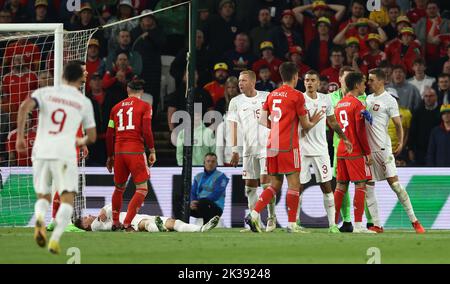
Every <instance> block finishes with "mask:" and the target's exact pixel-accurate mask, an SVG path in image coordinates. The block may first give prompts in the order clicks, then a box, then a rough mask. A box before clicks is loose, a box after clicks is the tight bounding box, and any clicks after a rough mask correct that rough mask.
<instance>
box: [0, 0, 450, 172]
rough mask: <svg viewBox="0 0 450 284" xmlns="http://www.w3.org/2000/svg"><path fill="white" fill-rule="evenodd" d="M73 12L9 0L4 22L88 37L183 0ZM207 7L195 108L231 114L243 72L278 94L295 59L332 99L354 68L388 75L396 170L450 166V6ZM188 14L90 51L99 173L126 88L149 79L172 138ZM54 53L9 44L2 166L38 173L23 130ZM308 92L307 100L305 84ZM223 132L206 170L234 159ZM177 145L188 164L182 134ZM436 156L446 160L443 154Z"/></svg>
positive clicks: (123, 30) (120, 29) (102, 39)
mask: <svg viewBox="0 0 450 284" xmlns="http://www.w3.org/2000/svg"><path fill="white" fill-rule="evenodd" d="M65 2H66V1H61V0H36V1H31V0H0V24H1V23H55V22H62V23H64V27H65V29H66V30H71V31H76V30H84V29H91V28H95V27H98V26H101V25H104V24H107V23H113V22H116V21H119V20H125V19H128V18H130V17H133V16H135V15H140V14H146V13H148V12H150V11H151V10H158V9H161V8H164V7H168V6H170V5H174V4H178V3H182V2H183V0H117V1H114V0H112V1H84V0H82V2H81V7H80V11H78V12H70V11H68V10H67V8H66V5H65ZM199 2H200V9H199V15H198V17H199V29H198V30H197V33H196V49H197V62H196V64H197V66H196V70H197V73H196V86H195V98H194V101H195V102H196V103H200V104H201V105H202V114H205V113H206V112H207V111H209V110H216V111H218V112H220V113H221V114H222V115H225V114H226V112H227V108H228V103H229V101H230V100H231V98H233V97H235V96H236V95H238V94H239V93H240V91H239V87H238V80H237V77H239V73H240V72H241V71H244V70H248V69H251V70H253V71H255V73H256V74H257V76H258V81H257V85H256V88H257V90H261V91H272V90H274V89H275V88H276V87H277V86H278V84H280V81H281V78H280V75H279V72H278V68H279V66H280V65H281V64H282V63H283V62H285V61H292V62H295V63H296V64H297V66H298V69H299V70H300V71H299V73H300V74H299V75H300V77H301V78H303V76H304V74H305V73H306V72H307V71H309V70H311V69H314V70H317V71H318V72H319V73H320V74H321V77H320V80H321V90H320V91H321V92H323V93H331V92H333V91H335V90H337V89H339V88H340V82H339V71H340V69H341V68H342V67H343V66H351V67H352V68H353V69H354V70H355V71H360V72H362V73H363V74H364V75H366V76H367V74H368V71H369V70H371V69H373V68H375V67H381V68H382V69H383V70H384V71H385V72H386V73H387V74H388V75H387V78H386V81H387V82H389V84H388V85H387V88H389V90H390V92H391V93H392V94H393V96H394V97H396V99H397V101H398V104H399V107H400V112H401V118H402V124H403V128H404V130H405V138H404V139H402V140H403V141H404V147H403V149H404V151H403V152H402V153H401V154H400V155H398V156H397V157H396V159H397V164H398V165H399V166H450V144H449V136H450V132H449V131H448V130H446V128H445V127H444V123H443V119H444V117H447V116H446V115H442V116H441V112H440V109H441V106H442V105H443V104H444V105H445V104H449V103H450V21H449V15H450V7H449V6H450V5H449V4H450V1H432V0H428V1H427V0H414V1H409V0H381V10H379V11H371V12H370V11H368V10H367V5H366V2H367V1H364V0H353V1H343V0H328V1H310V0H303V1H302V0H236V1H233V0H203V1H202V0H199ZM187 16H188V9H187V6H186V5H182V6H178V7H177V8H173V9H169V10H166V11H164V12H161V13H156V14H154V15H152V14H149V15H148V16H145V17H142V18H140V19H138V20H131V21H125V22H123V23H120V24H118V25H114V26H113V27H112V28H105V29H101V30H99V31H97V32H96V33H95V34H94V36H93V37H92V39H91V40H90V41H89V43H88V45H89V46H88V51H87V61H86V66H87V71H88V72H89V76H88V80H87V82H86V86H85V90H86V96H88V97H89V98H90V99H91V101H92V103H93V106H94V110H95V118H96V123H97V132H98V141H97V142H96V143H95V144H94V145H93V146H91V147H90V149H89V150H90V154H89V158H88V160H87V164H88V165H91V166H104V165H105V161H106V147H105V133H106V129H107V124H108V120H109V113H110V110H111V109H112V107H113V106H114V105H115V104H116V103H118V102H119V101H121V100H122V99H124V98H126V85H127V83H128V82H129V81H130V80H133V78H136V77H139V78H142V79H144V80H145V82H146V84H145V92H146V94H147V97H146V100H148V102H149V103H151V104H152V106H153V113H154V117H157V115H158V114H161V113H167V120H166V121H165V120H158V119H154V121H153V126H154V127H158V126H160V125H166V124H167V125H168V128H169V130H170V131H175V130H176V127H177V124H176V123H174V122H173V121H172V116H173V114H174V113H175V112H176V111H178V110H186V100H185V96H184V95H185V91H186V76H185V75H186V72H185V68H186V51H187V45H186V42H187ZM47 45H48V43H46V42H44V43H42V42H39V39H37V40H33V39H30V40H26V39H21V40H17V41H16V40H9V41H1V42H0V53H1V54H0V55H1V57H2V58H3V62H2V71H1V72H2V73H1V74H2V78H1V79H2V81H1V82H2V83H1V99H2V107H1V117H0V119H1V131H0V132H1V133H2V137H0V142H1V145H0V147H1V148H0V152H1V154H2V155H1V157H0V159H1V160H2V163H3V164H5V163H6V164H7V165H18V166H27V165H31V161H30V160H29V157H30V156H31V155H30V153H28V154H27V155H26V157H20V156H18V153H16V152H15V149H14V144H15V141H14V139H15V138H14V137H15V135H16V134H15V130H14V129H15V127H16V115H17V111H18V107H19V105H20V103H21V102H22V101H23V100H24V99H25V98H26V97H27V96H28V95H29V94H30V93H31V92H32V91H33V90H35V89H37V88H38V87H43V86H47V85H52V84H53V82H52V73H51V72H52V67H51V66H52V54H51V52H48V51H47V52H44V49H45V48H46V46H47ZM166 58H169V59H170V60H169V64H170V65H168V66H170V69H169V72H167V73H168V74H165V73H164V72H165V71H164V70H163V66H164V64H166V62H165V61H166V60H165V59H166ZM169 77H170V78H169ZM171 80H173V83H170V82H171ZM297 89H299V90H301V91H304V86H303V80H299V84H298V86H297ZM445 112H447V111H445ZM33 118H36V114H32V115H31V116H30V123H29V127H28V134H27V139H28V140H29V143H30V151H31V145H32V141H33V140H34V137H35V135H36V132H35V128H34V125H33V123H32V122H31V121H33ZM195 123H196V124H195V126H196V128H195V132H194V136H196V135H202V133H203V132H205V131H207V132H208V134H209V132H211V130H210V128H209V127H206V126H205V124H204V123H203V121H202V119H201V117H196V118H195ZM391 124H392V127H390V128H389V134H390V136H391V139H392V141H393V143H392V147H393V148H396V146H397V145H396V142H395V141H398V138H397V137H396V132H395V127H394V125H393V123H391ZM207 126H208V125H207ZM439 129H442V131H441V132H442V133H441V132H439V131H438V130H439ZM213 130H214V132H215V133H214V134H211V135H206V136H208V137H209V138H208V139H209V140H210V139H214V141H212V142H211V141H207V142H208V143H205V146H194V151H193V156H194V165H195V164H196V163H195V161H196V160H198V161H199V163H200V164H198V165H201V164H202V163H203V157H204V155H205V154H206V153H208V152H216V153H217V156H218V160H219V164H220V165H227V163H228V161H230V155H231V152H230V150H229V149H228V148H230V147H224V145H225V146H227V145H230V144H229V143H228V142H229V141H227V139H229V138H228V136H229V135H228V134H227V131H229V130H227V126H226V125H223V124H221V125H219V127H218V128H217V129H213ZM197 132H198V133H197ZM438 132H439V133H440V134H439V135H432V133H438ZM176 135H178V139H175V141H177V140H178V142H179V143H176V144H177V148H178V149H177V160H178V164H180V161H181V160H182V149H181V147H182V143H181V142H180V141H182V139H183V138H182V137H183V136H182V135H183V132H182V131H181V132H179V133H178V134H176ZM202 136H203V137H204V136H205V135H202ZM202 136H199V137H202ZM329 137H330V138H331V137H332V135H329ZM430 137H432V138H433V139H432V141H433V143H431V144H429V141H430ZM200 139H201V138H200ZM211 144H212V145H211ZM329 144H330V145H331V144H332V143H331V142H329ZM216 145H217V146H216ZM156 149H158V145H156ZM437 152H439V153H440V154H439V157H438V159H436V157H433V156H432V153H437ZM22 155H23V154H22ZM196 157H197V158H198V159H196Z"/></svg>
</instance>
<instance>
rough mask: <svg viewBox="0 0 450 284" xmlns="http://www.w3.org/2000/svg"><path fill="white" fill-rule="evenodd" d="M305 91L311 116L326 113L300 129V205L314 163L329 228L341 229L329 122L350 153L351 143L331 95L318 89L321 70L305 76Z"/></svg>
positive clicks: (307, 108)
mask: <svg viewBox="0 0 450 284" xmlns="http://www.w3.org/2000/svg"><path fill="white" fill-rule="evenodd" d="M304 83H305V87H306V93H305V94H304V96H305V108H306V111H307V112H308V114H309V115H310V116H311V115H313V113H315V112H318V111H321V110H322V111H324V112H325V115H326V118H325V116H324V117H323V118H322V119H321V120H320V121H319V123H318V124H317V125H316V126H315V127H314V128H312V129H310V130H309V131H303V130H302V129H301V131H300V154H301V172H300V183H301V185H300V200H299V211H300V206H301V202H302V200H301V198H302V192H303V190H304V185H305V184H307V183H308V182H309V181H310V180H311V172H310V166H312V167H313V170H314V173H315V176H316V181H317V182H318V183H319V184H320V188H321V189H322V192H323V203H324V207H325V210H326V212H327V216H328V223H329V228H330V229H329V232H330V233H340V231H339V228H338V227H337V226H336V223H335V220H334V218H335V208H334V195H333V189H332V188H331V182H330V181H331V178H332V171H331V165H330V156H329V155H328V143H327V137H326V127H327V125H326V122H328V124H329V125H330V126H331V128H332V129H333V130H334V131H335V132H336V133H337V134H338V135H339V137H340V138H341V139H342V140H343V142H344V144H345V146H346V149H347V151H348V152H349V153H351V152H352V144H351V143H350V141H349V140H348V138H347V136H345V134H344V133H343V132H342V129H341V128H340V127H339V124H338V123H337V121H336V117H335V116H334V108H333V106H332V105H331V100H330V96H328V95H326V94H322V93H318V92H317V90H318V89H319V86H320V81H319V73H317V71H314V70H310V71H308V72H306V74H305V79H304Z"/></svg>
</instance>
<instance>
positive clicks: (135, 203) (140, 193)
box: [123, 189, 147, 227]
mask: <svg viewBox="0 0 450 284" xmlns="http://www.w3.org/2000/svg"><path fill="white" fill-rule="evenodd" d="M146 195H147V189H139V190H138V189H137V190H136V192H135V193H134V195H133V198H131V201H130V204H128V210H127V216H126V217H125V220H124V221H123V224H124V226H125V227H127V226H129V225H130V224H131V221H132V220H133V218H134V216H136V214H137V213H138V211H139V209H140V208H141V206H142V203H144V200H145V196H146Z"/></svg>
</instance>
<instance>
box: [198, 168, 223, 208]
mask: <svg viewBox="0 0 450 284" xmlns="http://www.w3.org/2000/svg"><path fill="white" fill-rule="evenodd" d="M229 180H230V179H229V178H228V177H227V176H226V175H225V174H224V173H222V172H220V171H218V170H214V171H212V172H207V171H204V172H203V173H199V174H197V175H196V176H195V178H194V183H193V184H192V189H191V201H192V200H199V199H202V198H207V199H209V200H211V201H213V202H214V203H216V205H217V206H218V207H220V208H221V209H222V210H223V208H224V205H225V189H226V188H227V184H228V181H229Z"/></svg>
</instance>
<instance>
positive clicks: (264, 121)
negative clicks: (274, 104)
mask: <svg viewBox="0 0 450 284" xmlns="http://www.w3.org/2000/svg"><path fill="white" fill-rule="evenodd" d="M258 123H259V124H261V125H262V126H265V127H267V128H269V129H270V128H271V126H272V125H271V124H270V120H269V112H268V111H266V110H264V109H261V110H260V116H259V119H258Z"/></svg>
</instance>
